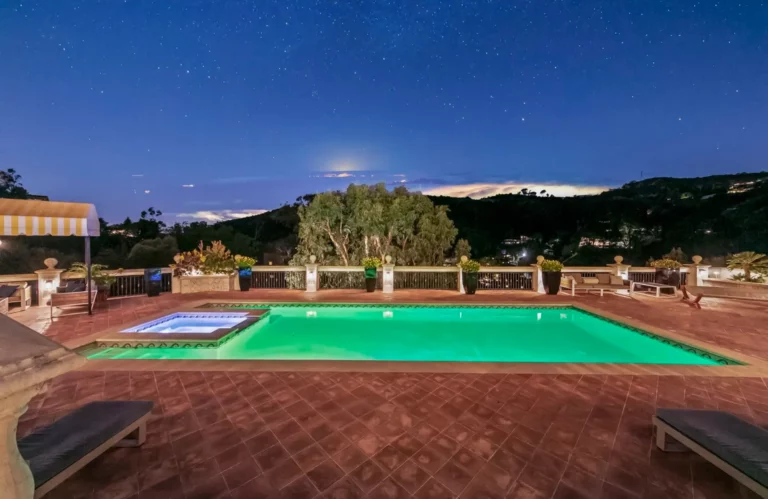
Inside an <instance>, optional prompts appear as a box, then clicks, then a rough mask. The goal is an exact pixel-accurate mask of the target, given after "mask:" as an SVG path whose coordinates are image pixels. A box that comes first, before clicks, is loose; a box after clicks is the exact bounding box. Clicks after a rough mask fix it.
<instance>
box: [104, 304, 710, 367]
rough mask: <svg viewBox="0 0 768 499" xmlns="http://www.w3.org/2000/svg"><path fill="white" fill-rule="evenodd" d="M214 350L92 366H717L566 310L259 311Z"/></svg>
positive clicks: (121, 353) (144, 352)
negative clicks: (172, 362)
mask: <svg viewBox="0 0 768 499" xmlns="http://www.w3.org/2000/svg"><path fill="white" fill-rule="evenodd" d="M264 307H269V308H270V309H271V310H270V312H269V314H268V315H267V316H265V317H264V318H262V319H261V320H260V321H259V322H257V323H256V324H254V325H253V326H250V327H248V328H247V329H246V330H244V331H242V332H241V333H240V334H238V335H237V336H235V337H234V339H232V340H231V341H229V342H227V343H225V344H224V345H221V346H220V347H218V348H212V349H204V348H200V349H191V348H184V349H182V348H136V349H133V348H108V349H104V350H100V351H96V352H92V353H90V354H89V357H90V358H95V359H280V360H369V361H370V360H373V361H422V362H423V361H451V362H576V363H587V362H589V363H594V362H596V363H617V364H698V365H717V364H719V363H724V361H723V359H722V358H719V357H717V356H713V355H708V354H707V352H702V351H699V350H696V349H694V348H692V347H688V346H687V345H681V344H674V342H672V343H673V344H668V343H667V342H665V341H662V340H661V339H659V338H658V337H654V336H653V335H650V334H649V333H646V334H643V333H641V332H638V331H636V330H633V329H630V328H628V327H623V326H621V325H619V324H616V323H613V322H610V321H607V320H605V319H601V318H599V317H597V316H594V315H591V314H588V313H586V312H582V311H580V310H576V309H571V308H512V307H509V308H482V307H476V308H475V307H412V306H402V307H398V306H392V307H381V306H354V305H352V306H339V305H326V306H313V305H287V306H269V305H266V306H259V307H254V308H264Z"/></svg>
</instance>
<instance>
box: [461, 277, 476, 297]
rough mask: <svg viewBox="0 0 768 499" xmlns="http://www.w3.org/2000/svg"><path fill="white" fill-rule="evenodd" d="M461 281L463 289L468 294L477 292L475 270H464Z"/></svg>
mask: <svg viewBox="0 0 768 499" xmlns="http://www.w3.org/2000/svg"><path fill="white" fill-rule="evenodd" d="M461 277H462V279H461V280H462V281H463V282H464V291H466V292H467V294H468V295H473V294H475V293H476V292H477V272H464V273H463V275H462V276H461Z"/></svg>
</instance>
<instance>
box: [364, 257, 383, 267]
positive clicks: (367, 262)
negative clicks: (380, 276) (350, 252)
mask: <svg viewBox="0 0 768 499" xmlns="http://www.w3.org/2000/svg"><path fill="white" fill-rule="evenodd" d="M363 267H364V268H366V269H378V268H379V267H381V259H380V258H378V257H375V256H366V257H365V258H363Z"/></svg>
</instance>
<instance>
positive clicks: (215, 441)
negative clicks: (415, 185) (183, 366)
mask: <svg viewBox="0 0 768 499" xmlns="http://www.w3.org/2000/svg"><path fill="white" fill-rule="evenodd" d="M100 399H149V400H154V401H155V404H156V405H155V409H154V413H153V416H152V418H151V420H150V422H149V426H148V439H147V441H146V443H145V445H144V446H142V447H141V448H138V449H136V448H121V449H113V450H110V451H108V452H107V453H106V454H104V455H103V456H102V457H100V458H99V459H97V460H96V461H94V462H93V463H91V464H90V465H89V466H87V467H86V468H85V469H83V470H82V471H80V472H78V473H77V474H75V475H74V476H73V477H72V478H70V479H69V480H68V481H67V482H65V483H64V484H62V485H61V486H59V487H58V488H57V489H55V490H54V491H53V492H52V493H51V494H50V495H49V496H47V497H50V498H51V499H57V498H67V499H85V498H88V499H101V498H108V499H122V498H131V499H147V498H162V499H176V498H185V499H225V498H231V499H256V498H278V499H282V498H296V499H298V498H304V497H307V498H309V497H323V498H338V499H342V498H347V499H349V498H359V497H370V498H405V497H415V498H441V499H443V498H451V497H461V498H470V499H491V498H526V499H541V498H550V497H554V498H555V499H566V498H568V499H579V498H606V499H607V498H640V497H641V498H702V499H703V498H706V499H712V498H737V497H744V498H746V497H753V495H751V493H750V492H748V491H746V489H744V488H743V487H741V486H740V485H738V484H737V483H736V482H735V481H733V480H732V479H730V478H729V477H728V476H727V475H725V474H724V473H722V472H720V471H719V470H717V469H715V468H714V467H713V466H711V465H709V464H708V463H706V462H705V461H703V460H702V459H700V458H698V457H696V456H694V455H692V454H690V453H686V454H677V453H671V454H665V453H661V452H659V451H658V450H656V449H655V447H654V446H653V443H652V431H651V425H650V418H651V415H652V414H653V412H654V409H655V408H656V407H657V406H664V407H696V408H705V407H706V408H719V409H724V410H729V411H731V412H734V413H737V414H739V415H741V416H743V417H745V418H747V419H749V420H751V421H754V422H756V423H758V424H766V423H768V387H767V386H766V384H765V382H764V380H763V379H760V378H704V377H693V378H684V377H682V376H670V377H656V376H647V377H646V376H639V377H638V376H635V377H632V376H578V375H574V376H562V375H561V376H554V375H528V374H519V375H493V374H478V375H467V374H456V375H453V374H400V373H379V374H373V373H310V372H284V373H271V372H172V371H168V372H130V373H129V372H88V371H83V372H73V373H69V374H66V375H64V376H60V377H58V378H56V379H55V380H54V381H53V382H52V386H51V387H50V389H49V390H48V392H47V393H45V394H44V395H41V396H39V397H37V398H35V399H34V400H33V401H32V403H31V405H30V409H29V411H28V413H27V414H25V415H24V416H23V418H22V420H21V422H20V425H19V433H20V434H25V433H26V432H28V431H30V429H31V428H33V427H35V426H38V425H41V424H46V423H48V422H50V421H52V420H54V419H55V418H57V417H59V416H60V415H62V414H64V413H67V412H69V411H71V410H72V409H73V408H75V407H76V406H79V405H81V404H83V403H86V402H88V401H91V400H100Z"/></svg>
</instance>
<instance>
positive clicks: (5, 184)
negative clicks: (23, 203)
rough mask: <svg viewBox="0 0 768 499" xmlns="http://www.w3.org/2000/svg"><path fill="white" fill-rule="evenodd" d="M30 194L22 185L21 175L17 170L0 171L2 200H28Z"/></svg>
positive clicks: (0, 194)
mask: <svg viewBox="0 0 768 499" xmlns="http://www.w3.org/2000/svg"><path fill="white" fill-rule="evenodd" d="M28 196H29V192H27V190H26V189H25V188H24V186H23V185H21V175H19V174H18V173H16V170H14V169H13V168H9V169H8V170H0V198H10V199H27V197H28Z"/></svg>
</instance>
